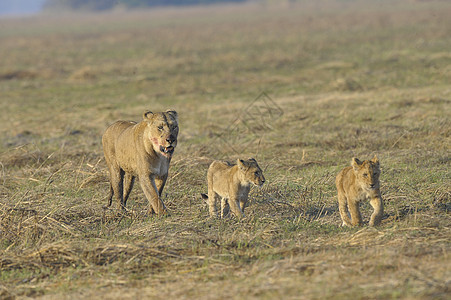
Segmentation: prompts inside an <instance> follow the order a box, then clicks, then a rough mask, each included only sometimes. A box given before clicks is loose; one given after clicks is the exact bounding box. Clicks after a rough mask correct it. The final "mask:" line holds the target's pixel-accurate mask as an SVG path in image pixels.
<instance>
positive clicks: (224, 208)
mask: <svg viewBox="0 0 451 300" xmlns="http://www.w3.org/2000/svg"><path fill="white" fill-rule="evenodd" d="M228 214H229V203H228V199H227V198H224V197H223V198H221V219H224V217H225V216H227V215H228Z"/></svg>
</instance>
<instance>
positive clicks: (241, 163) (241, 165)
mask: <svg viewBox="0 0 451 300" xmlns="http://www.w3.org/2000/svg"><path fill="white" fill-rule="evenodd" d="M236 164H237V165H238V167H239V168H240V169H241V170H246V162H245V161H244V160H242V159H239V158H238V159H237V160H236Z"/></svg>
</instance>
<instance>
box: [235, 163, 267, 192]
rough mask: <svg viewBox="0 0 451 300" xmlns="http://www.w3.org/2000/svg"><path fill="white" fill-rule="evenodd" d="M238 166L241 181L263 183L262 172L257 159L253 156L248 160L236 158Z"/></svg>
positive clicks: (260, 184)
mask: <svg viewBox="0 0 451 300" xmlns="http://www.w3.org/2000/svg"><path fill="white" fill-rule="evenodd" d="M237 165H238V168H239V170H240V172H241V175H242V177H241V178H242V181H244V182H246V183H253V184H255V185H256V186H262V185H263V183H265V177H264V176H263V172H262V170H261V169H260V167H259V166H258V164H257V161H256V160H255V159H253V158H250V159H248V160H242V159H238V160H237Z"/></svg>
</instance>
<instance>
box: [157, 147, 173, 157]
mask: <svg viewBox="0 0 451 300" xmlns="http://www.w3.org/2000/svg"><path fill="white" fill-rule="evenodd" d="M174 150H175V148H174V147H173V146H169V147H164V146H161V145H160V152H161V153H163V154H165V155H168V156H171V155H172V153H174Z"/></svg>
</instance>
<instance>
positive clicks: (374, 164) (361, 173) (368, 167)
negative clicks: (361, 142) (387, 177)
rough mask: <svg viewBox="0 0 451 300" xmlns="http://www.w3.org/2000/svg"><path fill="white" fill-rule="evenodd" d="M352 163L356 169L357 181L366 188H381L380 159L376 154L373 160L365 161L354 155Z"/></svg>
mask: <svg viewBox="0 0 451 300" xmlns="http://www.w3.org/2000/svg"><path fill="white" fill-rule="evenodd" d="M351 165H352V168H353V169H354V174H355V176H356V178H357V182H358V183H359V184H360V186H361V187H362V188H363V189H364V190H375V189H377V188H379V175H380V173H381V170H380V169H379V160H378V159H377V157H376V155H375V156H374V158H373V159H372V160H365V161H363V162H362V161H360V160H358V159H357V158H355V157H354V158H353V159H352V161H351Z"/></svg>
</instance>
